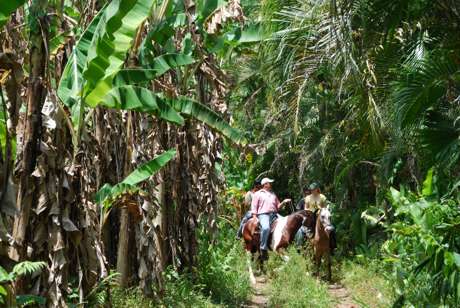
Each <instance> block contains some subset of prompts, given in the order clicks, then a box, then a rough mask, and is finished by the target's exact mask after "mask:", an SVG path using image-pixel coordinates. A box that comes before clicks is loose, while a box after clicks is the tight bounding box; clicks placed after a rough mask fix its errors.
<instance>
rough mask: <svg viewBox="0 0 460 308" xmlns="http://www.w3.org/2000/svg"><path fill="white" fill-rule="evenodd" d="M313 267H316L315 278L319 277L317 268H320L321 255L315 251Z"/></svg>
mask: <svg viewBox="0 0 460 308" xmlns="http://www.w3.org/2000/svg"><path fill="white" fill-rule="evenodd" d="M315 265H316V271H315V276H316V277H319V268H320V267H321V254H320V253H319V252H316V251H315Z"/></svg>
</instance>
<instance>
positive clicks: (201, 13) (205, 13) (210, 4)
mask: <svg viewBox="0 0 460 308" xmlns="http://www.w3.org/2000/svg"><path fill="white" fill-rule="evenodd" d="M226 3H227V2H226V1H224V0H198V1H196V8H197V12H198V23H199V24H203V23H204V21H205V20H206V19H207V18H208V17H209V16H210V15H211V14H212V13H214V11H216V10H217V9H219V8H220V7H222V6H224V5H225V4H226Z"/></svg>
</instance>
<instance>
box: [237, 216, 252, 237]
mask: <svg viewBox="0 0 460 308" xmlns="http://www.w3.org/2000/svg"><path fill="white" fill-rule="evenodd" d="M251 217H252V212H251V211H247V212H246V214H245V215H244V216H243V219H241V222H240V227H239V229H238V232H237V233H236V237H237V238H241V237H242V236H243V227H244V225H245V224H246V222H248V220H249V219H250V218H251Z"/></svg>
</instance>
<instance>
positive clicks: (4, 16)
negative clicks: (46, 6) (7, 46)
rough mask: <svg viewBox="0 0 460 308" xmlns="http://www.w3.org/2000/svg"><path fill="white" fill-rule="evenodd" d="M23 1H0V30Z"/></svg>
mask: <svg viewBox="0 0 460 308" xmlns="http://www.w3.org/2000/svg"><path fill="white" fill-rule="evenodd" d="M25 2H26V1H25V0H2V1H0V28H2V27H3V26H4V25H5V24H6V23H7V22H8V19H9V18H10V15H11V14H13V13H14V12H15V11H16V10H17V9H18V8H19V7H20V6H22V5H23V4H24V3H25Z"/></svg>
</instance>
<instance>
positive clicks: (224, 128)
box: [169, 96, 247, 145]
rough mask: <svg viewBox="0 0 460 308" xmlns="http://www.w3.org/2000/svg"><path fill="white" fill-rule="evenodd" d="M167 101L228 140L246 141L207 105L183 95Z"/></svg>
mask: <svg viewBox="0 0 460 308" xmlns="http://www.w3.org/2000/svg"><path fill="white" fill-rule="evenodd" d="M169 103H170V104H171V106H173V108H174V109H176V110H177V111H179V112H180V113H181V114H183V115H187V116H189V117H191V118H194V119H196V120H198V121H200V122H203V123H204V124H206V125H208V126H209V127H211V128H213V129H214V130H216V131H217V132H219V133H220V134H222V135H224V136H225V137H227V138H228V139H229V140H230V141H232V142H234V143H236V144H241V145H245V144H246V143H247V141H246V139H245V138H244V136H243V134H242V133H241V132H240V131H239V130H237V129H235V128H233V127H232V126H231V125H230V124H228V123H227V121H225V120H224V119H223V118H222V117H221V116H220V115H219V114H217V113H216V112H214V111H213V110H211V109H210V108H209V107H207V106H205V105H203V104H200V103H199V102H197V101H194V100H191V99H189V98H187V97H183V96H182V97H179V98H177V99H171V100H170V101H169Z"/></svg>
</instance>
